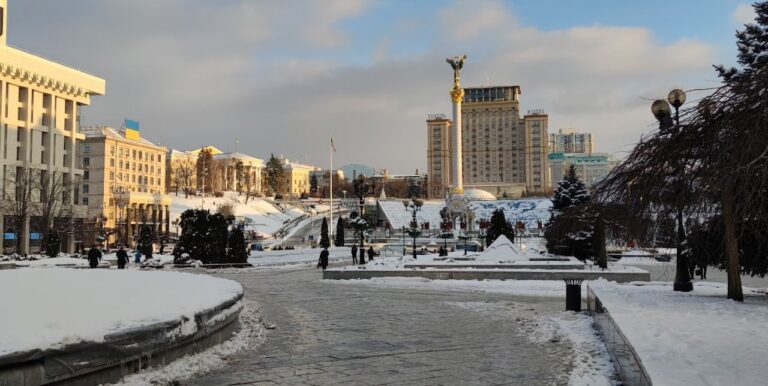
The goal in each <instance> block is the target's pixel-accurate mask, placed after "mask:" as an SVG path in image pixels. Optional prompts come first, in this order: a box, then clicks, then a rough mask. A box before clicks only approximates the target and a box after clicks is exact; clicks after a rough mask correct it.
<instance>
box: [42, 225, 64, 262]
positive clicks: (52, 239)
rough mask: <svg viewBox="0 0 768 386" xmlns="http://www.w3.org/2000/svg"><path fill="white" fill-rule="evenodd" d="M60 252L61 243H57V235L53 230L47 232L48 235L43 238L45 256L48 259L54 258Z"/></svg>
mask: <svg viewBox="0 0 768 386" xmlns="http://www.w3.org/2000/svg"><path fill="white" fill-rule="evenodd" d="M60 251H61V242H59V234H58V233H57V232H56V231H54V230H53V229H49V230H48V235H47V236H46V238H45V254H46V255H47V256H48V257H56V256H58V255H59V252H60Z"/></svg>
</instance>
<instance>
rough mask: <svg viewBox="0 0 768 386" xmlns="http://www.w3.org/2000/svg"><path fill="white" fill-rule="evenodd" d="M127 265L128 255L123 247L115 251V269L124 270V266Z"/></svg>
mask: <svg viewBox="0 0 768 386" xmlns="http://www.w3.org/2000/svg"><path fill="white" fill-rule="evenodd" d="M126 263H128V253H127V252H125V249H123V246H122V245H121V246H120V248H118V249H117V269H125V264H126Z"/></svg>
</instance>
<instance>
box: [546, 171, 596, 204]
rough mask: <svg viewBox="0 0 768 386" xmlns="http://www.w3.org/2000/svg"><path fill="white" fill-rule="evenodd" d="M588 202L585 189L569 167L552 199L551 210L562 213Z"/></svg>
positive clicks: (588, 198)
mask: <svg viewBox="0 0 768 386" xmlns="http://www.w3.org/2000/svg"><path fill="white" fill-rule="evenodd" d="M588 202H590V197H589V193H587V188H586V186H584V183H583V182H581V180H579V177H578V176H576V169H575V168H574V167H573V165H571V167H569V168H568V173H566V175H565V178H563V180H562V181H560V183H559V184H558V186H557V189H556V190H555V196H554V197H553V198H552V209H553V210H555V211H558V212H563V211H565V210H567V209H569V208H573V207H577V206H579V205H581V204H586V203H588Z"/></svg>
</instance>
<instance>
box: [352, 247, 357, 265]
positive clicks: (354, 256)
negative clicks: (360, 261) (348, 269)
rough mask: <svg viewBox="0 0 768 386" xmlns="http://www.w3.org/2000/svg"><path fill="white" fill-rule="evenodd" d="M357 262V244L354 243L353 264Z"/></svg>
mask: <svg viewBox="0 0 768 386" xmlns="http://www.w3.org/2000/svg"><path fill="white" fill-rule="evenodd" d="M355 264H357V245H355V244H352V265H355Z"/></svg>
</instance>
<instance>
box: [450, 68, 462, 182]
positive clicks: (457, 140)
mask: <svg viewBox="0 0 768 386" xmlns="http://www.w3.org/2000/svg"><path fill="white" fill-rule="evenodd" d="M463 98H464V90H463V89H461V88H460V87H459V83H458V82H456V83H455V84H454V86H453V89H451V101H452V102H453V123H452V130H453V131H452V134H453V136H452V138H451V144H452V145H453V165H452V166H453V170H452V171H451V173H452V174H453V176H452V177H453V181H452V182H453V193H456V194H462V193H464V183H463V175H462V166H463V165H462V162H463V161H462V149H461V100H462V99H463Z"/></svg>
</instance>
